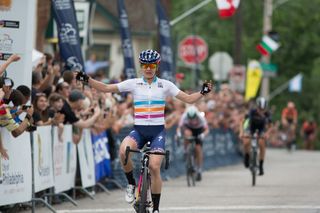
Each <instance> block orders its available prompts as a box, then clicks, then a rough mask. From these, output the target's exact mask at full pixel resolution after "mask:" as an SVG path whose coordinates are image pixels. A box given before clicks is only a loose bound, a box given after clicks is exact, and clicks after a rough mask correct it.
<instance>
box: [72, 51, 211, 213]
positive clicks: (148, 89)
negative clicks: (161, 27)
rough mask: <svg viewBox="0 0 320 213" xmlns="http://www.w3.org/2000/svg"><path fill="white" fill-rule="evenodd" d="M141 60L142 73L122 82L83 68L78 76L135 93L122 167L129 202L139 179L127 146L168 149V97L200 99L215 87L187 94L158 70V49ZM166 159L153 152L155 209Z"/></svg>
mask: <svg viewBox="0 0 320 213" xmlns="http://www.w3.org/2000/svg"><path fill="white" fill-rule="evenodd" d="M139 61H140V66H141V71H142V77H141V78H133V79H128V80H125V81H123V82H120V83H118V84H104V83H102V82H99V81H97V80H94V79H92V78H91V77H89V76H88V75H86V74H85V73H83V72H79V73H78V74H77V76H76V78H77V79H78V80H81V81H84V82H87V83H88V84H89V85H90V86H91V87H93V88H95V89H97V90H99V91H102V92H113V93H115V92H131V93H132V94H133V101H134V129H133V131H131V132H130V133H129V135H128V136H127V137H125V139H124V140H123V141H122V143H121V145H120V150H119V154H120V159H121V163H122V168H123V170H124V172H125V175H126V178H127V180H128V186H127V189H126V194H125V199H126V201H127V202H129V203H131V202H133V201H134V191H135V184H136V182H135V179H134V177H133V165H132V161H131V160H130V159H129V161H128V163H127V164H126V165H124V161H125V150H126V147H127V146H129V147H130V149H141V148H142V147H143V146H144V145H145V144H146V143H147V142H148V141H150V142H151V150H152V151H154V152H164V150H165V128H164V122H165V120H164V108H165V99H166V97H168V96H173V97H176V98H177V99H179V100H181V101H183V102H186V103H190V104H191V103H195V102H196V101H198V100H200V99H201V98H202V97H203V96H204V95H206V94H207V93H209V92H210V91H211V89H212V84H211V83H204V84H203V86H202V90H201V91H200V92H195V93H192V94H186V93H185V92H183V91H181V90H180V89H178V88H177V87H176V86H175V85H174V84H173V83H172V82H170V81H167V80H164V79H160V78H158V77H157V76H156V71H157V70H158V68H159V63H160V54H159V53H158V52H156V51H154V50H145V51H142V52H141V53H140V55H139ZM129 158H130V156H129ZM162 160H163V156H161V155H151V156H150V161H149V168H150V173H151V192H152V201H153V212H159V202H160V195H161V186H162V180H161V176H160V166H161V162H162Z"/></svg>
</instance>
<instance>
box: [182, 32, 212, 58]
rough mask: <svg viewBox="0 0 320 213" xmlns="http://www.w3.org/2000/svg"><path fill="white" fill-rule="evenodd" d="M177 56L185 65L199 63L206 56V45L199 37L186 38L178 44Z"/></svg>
mask: <svg viewBox="0 0 320 213" xmlns="http://www.w3.org/2000/svg"><path fill="white" fill-rule="evenodd" d="M195 47H196V48H195ZM195 50H197V51H195ZM179 56H180V58H181V59H182V60H183V61H184V63H186V64H196V63H201V62H203V61H204V60H205V59H206V58H207V56H208V45H207V43H206V42H205V41H204V40H203V39H202V38H201V37H199V36H187V37H186V38H184V39H183V40H182V41H181V42H180V44H179Z"/></svg>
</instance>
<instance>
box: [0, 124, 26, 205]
mask: <svg viewBox="0 0 320 213" xmlns="http://www.w3.org/2000/svg"><path fill="white" fill-rule="evenodd" d="M1 139H2V142H3V144H4V147H6V149H7V150H8V155H9V160H3V159H1V169H0V195H1V196H0V206H1V205H5V204H12V203H20V202H26V201H29V200H30V199H31V184H32V183H31V155H30V153H31V147H30V135H29V134H28V133H24V134H22V135H20V136H19V137H18V138H13V137H12V136H11V134H10V133H9V132H8V131H7V130H6V129H3V128H2V129H1Z"/></svg>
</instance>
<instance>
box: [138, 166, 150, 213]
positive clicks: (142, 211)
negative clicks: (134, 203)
mask: <svg viewBox="0 0 320 213" xmlns="http://www.w3.org/2000/svg"><path fill="white" fill-rule="evenodd" d="M149 183H150V182H149V180H148V169H147V168H144V170H143V176H142V186H141V192H140V203H139V211H138V213H146V207H147V195H148V187H149Z"/></svg>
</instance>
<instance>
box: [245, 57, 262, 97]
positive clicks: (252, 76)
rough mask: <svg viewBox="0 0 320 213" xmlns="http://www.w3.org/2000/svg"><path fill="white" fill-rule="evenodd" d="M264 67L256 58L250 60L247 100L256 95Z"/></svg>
mask: <svg viewBox="0 0 320 213" xmlns="http://www.w3.org/2000/svg"><path fill="white" fill-rule="evenodd" d="M262 74H263V72H262V68H261V66H260V63H259V62H258V61H256V60H252V61H249V64H248V70H247V79H246V94H245V100H246V101H248V100H250V99H251V98H254V97H256V94H257V92H258V89H259V87H260V83H261V79H262Z"/></svg>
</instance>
